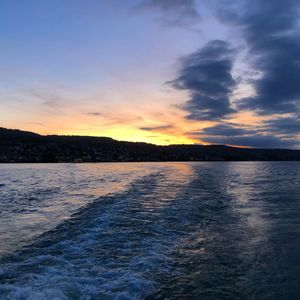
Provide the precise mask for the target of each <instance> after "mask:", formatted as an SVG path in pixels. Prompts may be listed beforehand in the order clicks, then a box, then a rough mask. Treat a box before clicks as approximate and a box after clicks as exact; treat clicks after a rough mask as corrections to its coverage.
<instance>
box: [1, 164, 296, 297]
mask: <svg viewBox="0 0 300 300" xmlns="http://www.w3.org/2000/svg"><path fill="white" fill-rule="evenodd" d="M0 193H1V194H0V195H1V198H0V207H1V214H0V225H1V226H0V241H1V243H0V247H1V251H2V253H3V254H4V253H5V257H3V258H2V261H0V299H145V298H149V299H186V298H188V299H191V298H192V299H297V298H298V297H299V295H300V163H295V162H293V163H289V162H216V163H214V162H211V163H207V162H203V163H152V164H151V163H125V164H80V165H76V164H65V165H57V164H54V165H9V166H8V165H2V166H1V172H0ZM22 245H27V246H26V247H23V249H21V250H19V251H16V249H18V248H20V247H21V246H22Z"/></svg>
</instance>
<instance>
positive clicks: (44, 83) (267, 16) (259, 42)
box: [0, 0, 300, 148]
mask: <svg viewBox="0 0 300 300" xmlns="http://www.w3.org/2000/svg"><path fill="white" fill-rule="evenodd" d="M299 9H300V1H299V0H285V1H282V0H251V1H250V0H239V1H233V0H232V1H230V0H228V1H227V0H195V1H193V0H42V1H41V0H30V1H25V0H0V49H1V55H0V126H2V127H7V128H18V129H22V130H29V131H34V132H37V133H40V134H64V135H71V134H72V135H73V134H76V135H93V136H109V137H112V138H115V139H118V140H128V141H145V142H151V143H155V144H181V143H200V144H228V145H236V146H249V147H266V148H270V147H271V148H273V147H279V148H300V31H299V25H300V24H299V20H300V18H299Z"/></svg>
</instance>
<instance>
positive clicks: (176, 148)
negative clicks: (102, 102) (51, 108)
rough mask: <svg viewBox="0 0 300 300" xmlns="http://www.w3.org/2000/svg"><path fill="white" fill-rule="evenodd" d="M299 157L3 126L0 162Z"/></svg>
mask: <svg viewBox="0 0 300 300" xmlns="http://www.w3.org/2000/svg"><path fill="white" fill-rule="evenodd" d="M130 161H132V162H139V161H140V162H143V161H145V162H146V161H149V162H154V161H300V150H290V149H260V148H238V147H231V146H226V145H198V144H192V145H189V144H182V145H168V146H160V145H154V144H149V143H143V142H126V141H117V140H114V139H112V138H109V137H91V136H77V135H71V136H64V135H40V134H37V133H34V132H29V131H22V130H18V129H7V128H3V127H0V163H57V162H130Z"/></svg>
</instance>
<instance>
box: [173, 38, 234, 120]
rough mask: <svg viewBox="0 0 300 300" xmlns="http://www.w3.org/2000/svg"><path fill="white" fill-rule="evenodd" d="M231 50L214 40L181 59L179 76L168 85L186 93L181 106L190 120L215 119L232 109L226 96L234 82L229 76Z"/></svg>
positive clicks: (227, 45) (229, 112) (231, 58)
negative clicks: (186, 98)
mask: <svg viewBox="0 0 300 300" xmlns="http://www.w3.org/2000/svg"><path fill="white" fill-rule="evenodd" d="M233 54H234V51H233V50H232V49H231V48H230V46H229V44H228V43H226V42H224V41H220V40H214V41H211V42H209V43H207V44H206V45H205V46H204V47H203V48H201V49H200V50H198V51H197V52H195V53H192V54H190V55H188V56H186V57H184V58H183V59H182V60H181V70H180V73H179V76H178V77H177V78H176V79H175V80H173V81H171V82H170V84H171V85H172V86H173V87H174V88H176V89H181V90H187V91H189V93H190V99H189V100H188V101H187V102H186V103H185V104H184V105H182V108H183V109H184V110H186V111H187V112H188V113H189V114H188V116H187V119H191V120H216V119H222V118H224V117H227V116H228V115H229V114H231V113H233V112H234V110H233V109H232V108H231V106H230V101H229V96H230V95H231V92H232V90H233V88H234V87H235V86H236V82H235V80H234V79H233V77H232V75H231V71H232V64H233Z"/></svg>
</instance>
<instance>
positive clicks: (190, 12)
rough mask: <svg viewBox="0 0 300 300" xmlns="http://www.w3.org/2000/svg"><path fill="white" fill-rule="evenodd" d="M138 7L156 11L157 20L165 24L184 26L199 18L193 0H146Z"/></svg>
mask: <svg viewBox="0 0 300 300" xmlns="http://www.w3.org/2000/svg"><path fill="white" fill-rule="evenodd" d="M139 9H143V10H145V9H152V10H156V11H158V12H159V13H160V18H159V20H160V21H161V22H162V23H164V24H165V25H167V26H176V27H178V26H179V27H182V26H183V27H185V26H190V25H193V24H194V23H197V22H198V21H199V20H200V15H199V13H198V11H197V9H196V5H195V2H194V0H147V1H145V2H144V3H143V4H142V5H140V6H139Z"/></svg>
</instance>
